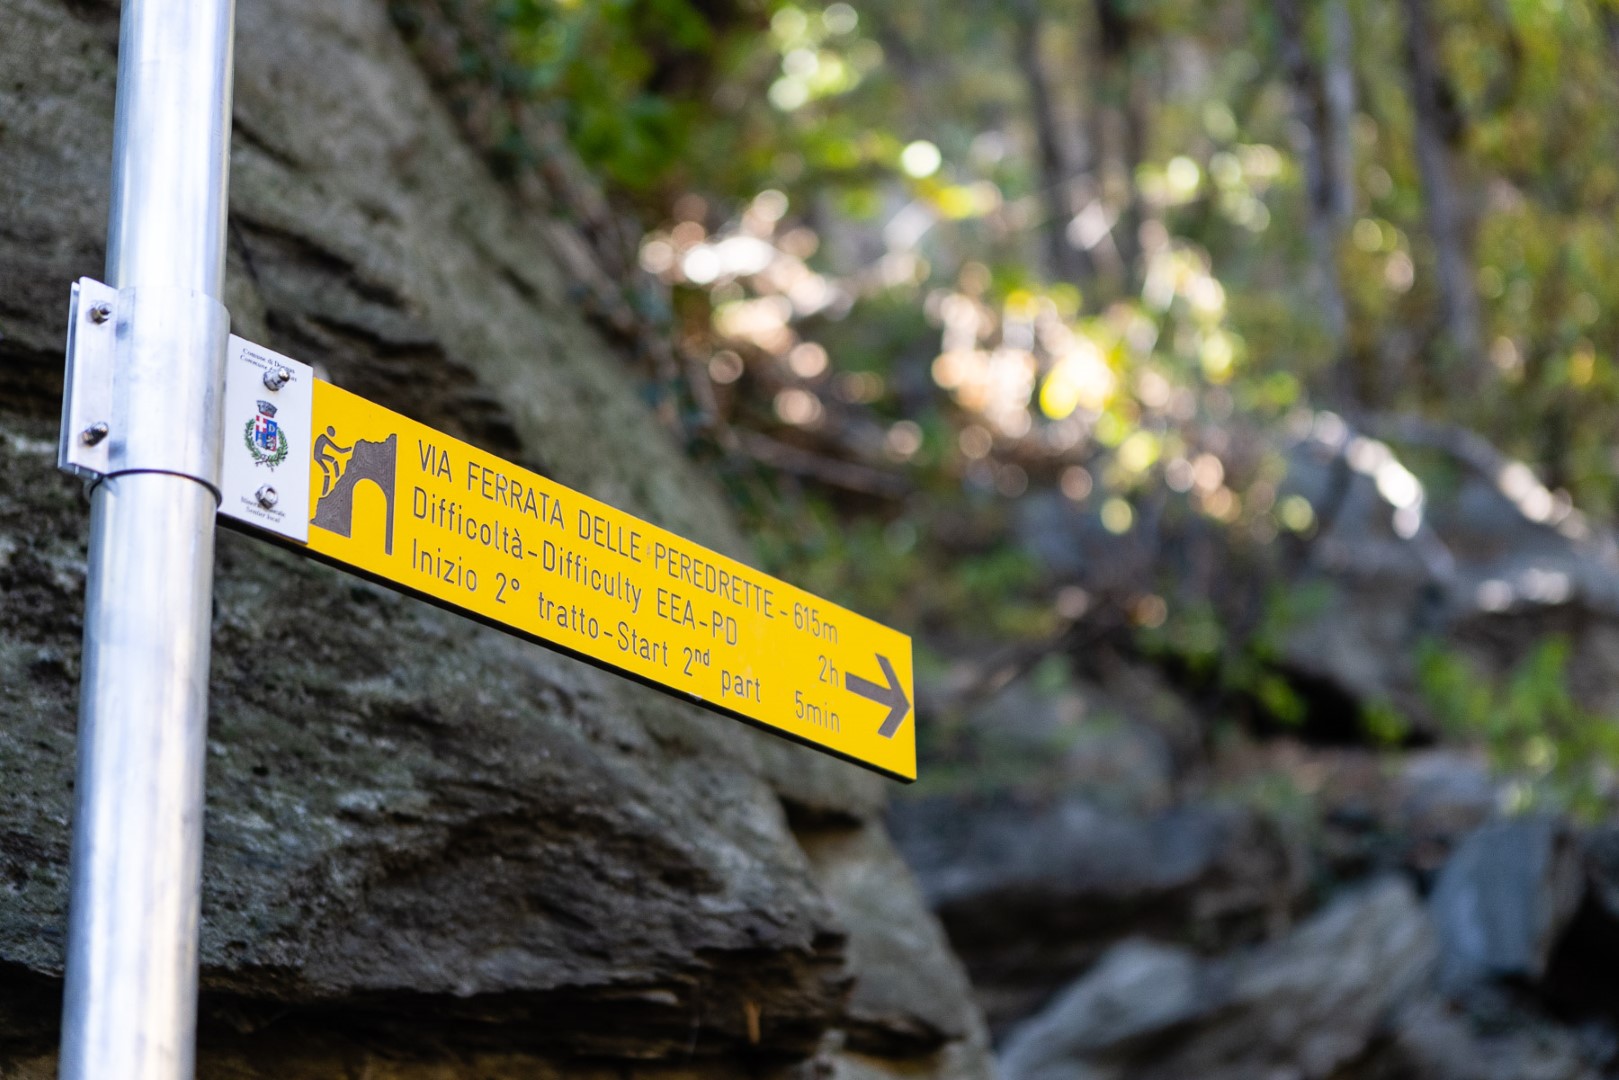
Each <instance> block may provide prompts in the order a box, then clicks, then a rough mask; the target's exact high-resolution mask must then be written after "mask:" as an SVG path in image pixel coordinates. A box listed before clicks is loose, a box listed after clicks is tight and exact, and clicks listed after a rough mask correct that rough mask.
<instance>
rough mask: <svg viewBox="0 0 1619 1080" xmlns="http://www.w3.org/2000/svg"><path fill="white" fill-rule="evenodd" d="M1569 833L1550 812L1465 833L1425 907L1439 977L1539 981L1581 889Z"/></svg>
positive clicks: (1451, 988)
mask: <svg viewBox="0 0 1619 1080" xmlns="http://www.w3.org/2000/svg"><path fill="white" fill-rule="evenodd" d="M1584 887H1585V885H1584V877H1583V873H1582V865H1581V857H1580V851H1579V848H1578V845H1577V843H1576V841H1575V838H1574V836H1573V834H1572V833H1571V832H1570V830H1569V829H1568V827H1567V826H1566V825H1564V824H1563V823H1561V822H1559V821H1556V820H1553V819H1549V818H1522V819H1518V820H1513V821H1500V822H1492V823H1490V824H1487V825H1484V826H1481V827H1480V828H1478V829H1476V830H1474V831H1473V832H1472V833H1471V834H1469V835H1468V836H1467V838H1466V839H1465V840H1463V841H1462V843H1461V845H1460V846H1459V847H1458V848H1457V850H1456V852H1455V854H1454V855H1452V856H1451V858H1450V861H1449V862H1447V863H1446V864H1445V866H1444V869H1443V870H1441V871H1440V873H1439V878H1438V881H1437V882H1436V884H1435V886H1434V891H1433V896H1432V897H1431V898H1430V900H1429V907H1430V909H1431V910H1432V912H1433V918H1434V923H1435V926H1436V927H1437V929H1438V935H1439V942H1440V947H1441V962H1440V982H1441V984H1442V985H1443V987H1444V988H1445V989H1446V990H1447V991H1448V992H1450V993H1453V994H1464V993H1466V992H1467V991H1468V990H1469V989H1471V988H1473V987H1475V986H1478V985H1480V984H1487V983H1490V982H1496V981H1504V980H1517V981H1521V982H1529V983H1533V982H1537V981H1539V980H1540V978H1541V977H1542V976H1544V975H1545V974H1546V969H1547V964H1548V963H1549V961H1550V959H1551V955H1552V950H1553V948H1554V946H1555V945H1556V944H1557V941H1558V939H1559V937H1561V935H1562V933H1563V931H1564V930H1565V929H1566V928H1567V927H1568V925H1569V922H1570V920H1571V919H1572V918H1573V917H1574V914H1575V911H1576V909H1577V908H1578V906H1579V903H1580V898H1581V896H1582V895H1583V892H1584Z"/></svg>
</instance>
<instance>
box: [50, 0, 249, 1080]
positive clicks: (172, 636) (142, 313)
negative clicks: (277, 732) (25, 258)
mask: <svg viewBox="0 0 1619 1080" xmlns="http://www.w3.org/2000/svg"><path fill="white" fill-rule="evenodd" d="M233 20H234V0H125V3H124V5H123V23H122V28H121V31H120V41H119V53H118V103H117V112H116V123H115V133H114V164H113V186H112V210H111V218H110V222H109V237H108V240H109V243H108V252H107V274H108V279H109V284H110V285H111V286H112V287H113V288H116V289H117V290H118V294H117V303H116V304H115V305H108V304H105V303H99V304H96V305H94V306H93V307H91V306H86V310H77V309H76V311H75V318H76V319H79V320H88V321H89V322H93V323H95V324H99V325H103V326H105V325H106V324H109V323H112V324H115V327H116V334H117V339H116V340H117V347H118V376H117V382H116V384H115V385H116V394H115V397H114V399H113V400H112V403H111V406H110V409H109V412H110V415H108V416H106V417H105V418H104V419H103V420H102V421H101V422H98V423H96V424H94V425H92V426H90V427H87V428H85V429H84V430H83V431H82V432H80V433H76V434H77V437H78V438H80V439H82V440H83V442H84V443H86V444H93V443H95V442H100V441H103V440H104V441H105V442H106V444H107V446H108V448H109V449H108V452H109V454H110V459H111V461H112V467H111V468H109V469H108V470H107V473H106V475H105V476H104V478H103V479H102V480H101V481H100V482H99V483H98V484H97V485H96V487H95V490H94V493H93V494H92V496H91V532H90V554H89V583H88V595H87V598H86V606H85V625H84V661H83V681H82V686H81V691H80V705H79V751H78V753H79V766H78V787H77V792H76V801H77V807H76V816H75V820H74V835H73V857H72V893H71V906H70V915H69V927H68V955H67V976H66V981H67V985H66V994H65V1001H64V1007H63V1021H62V1058H61V1075H62V1076H63V1077H65V1078H69V1080H112V1078H117V1080H186V1078H189V1077H190V1076H191V1075H192V1067H193V1060H194V1055H195V1050H194V1042H195V1029H196V994H197V926H198V905H199V897H200V878H201V861H202V811H203V760H204V754H205V737H206V725H207V708H208V654H209V615H210V608H211V600H212V589H213V561H214V514H215V510H216V507H217V506H218V502H219V496H218V493H217V487H218V482H219V464H218V461H219V453H220V437H219V436H220V417H219V411H220V405H221V389H220V387H221V380H222V378H223V365H224V349H225V340H226V334H227V333H228V327H229V321H228V317H227V316H226V314H225V310H224V307H223V305H222V303H221V296H222V292H223V279H224V261H225V213H226V186H227V177H228V166H229V143H230V101H231V47H232V33H233Z"/></svg>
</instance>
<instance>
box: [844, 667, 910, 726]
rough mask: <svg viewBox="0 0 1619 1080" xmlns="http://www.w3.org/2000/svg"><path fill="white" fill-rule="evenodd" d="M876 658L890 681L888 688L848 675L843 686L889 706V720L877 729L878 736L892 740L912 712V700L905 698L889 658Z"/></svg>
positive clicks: (903, 690) (845, 676)
mask: <svg viewBox="0 0 1619 1080" xmlns="http://www.w3.org/2000/svg"><path fill="white" fill-rule="evenodd" d="M876 656H877V663H878V665H879V666H880V667H881V668H882V669H883V678H885V679H887V680H888V685H887V686H883V685H881V684H880V683H874V682H872V681H871V680H870V679H862V678H861V677H860V676H858V675H853V674H847V673H846V674H845V675H844V676H843V685H844V686H846V687H848V688H849V689H850V690H852V691H854V692H855V693H856V694H859V695H860V696H861V697H863V698H869V699H871V700H872V701H875V702H876V703H877V704H879V705H887V706H888V719H886V720H884V721H883V726H882V727H880V728H878V729H877V734H879V735H881V736H882V737H883V738H885V739H892V738H893V737H894V732H896V731H898V730H899V726H900V725H901V724H903V723H904V722H905V717H906V715H907V714H908V713H910V711H911V699H910V698H908V697H906V696H905V688H904V687H903V686H901V685H900V684H899V676H898V675H895V674H894V665H893V664H890V663H889V662H888V657H886V656H884V655H883V654H882V653H877V654H876Z"/></svg>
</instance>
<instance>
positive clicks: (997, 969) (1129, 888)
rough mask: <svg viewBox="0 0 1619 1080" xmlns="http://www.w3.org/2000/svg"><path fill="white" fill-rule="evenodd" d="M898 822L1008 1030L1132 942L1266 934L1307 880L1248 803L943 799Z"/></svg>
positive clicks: (899, 816) (995, 1018)
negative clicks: (1118, 804)
mask: <svg viewBox="0 0 1619 1080" xmlns="http://www.w3.org/2000/svg"><path fill="white" fill-rule="evenodd" d="M889 821H890V825H891V827H892V828H893V830H894V835H895V840H896V842H897V843H898V844H899V846H900V850H901V851H902V852H904V854H905V857H906V860H907V861H908V862H909V863H910V864H911V866H912V867H913V868H914V869H915V871H916V874H917V877H918V879H919V880H920V882H921V884H922V890H923V893H924V895H925V896H926V897H927V900H928V903H929V905H930V906H931V907H932V908H933V910H934V911H935V912H937V913H938V915H939V918H940V920H941V921H942V922H943V923H944V926H945V930H946V932H947V933H949V935H950V941H951V944H952V945H953V946H954V947H955V949H956V951H957V952H958V953H960V955H961V957H962V959H963V960H964V961H965V962H966V964H967V968H968V971H969V972H971V974H972V976H973V984H974V987H975V990H976V992H977V993H978V995H979V1001H980V1002H981V1003H982V1004H983V1006H984V1009H985V1011H986V1013H987V1015H988V1016H989V1019H990V1022H991V1024H992V1026H995V1027H997V1028H1001V1027H1004V1026H1005V1025H1006V1024H1008V1023H1010V1022H1012V1021H1014V1020H1016V1019H1019V1018H1020V1017H1023V1016H1026V1015H1028V1014H1029V1013H1030V1012H1032V1011H1033V1010H1034V1009H1036V1008H1038V1007H1039V1005H1040V1004H1041V1002H1042V1001H1043V1000H1044V999H1046V998H1047V997H1049V996H1050V995H1051V994H1052V993H1053V992H1054V991H1056V990H1057V989H1058V988H1059V987H1061V986H1062V985H1064V983H1066V982H1067V981H1069V980H1070V979H1071V978H1072V976H1073V973H1074V972H1076V971H1079V970H1082V969H1084V968H1085V967H1087V966H1089V965H1090V964H1091V963H1093V962H1094V961H1095V960H1096V959H1097V958H1098V957H1099V956H1100V955H1101V954H1102V953H1103V952H1104V951H1105V950H1106V949H1107V948H1108V947H1109V946H1111V945H1112V944H1114V943H1115V942H1118V941H1120V940H1122V939H1123V938H1126V937H1130V936H1135V935H1142V934H1147V935H1154V936H1160V937H1164V938H1168V939H1173V940H1180V941H1187V942H1191V943H1193V944H1196V945H1199V946H1201V947H1204V948H1218V947H1222V946H1225V945H1228V944H1231V943H1233V942H1237V941H1250V940H1256V939H1258V938H1259V937H1261V936H1262V935H1263V934H1264V932H1265V930H1266V929H1267V928H1268V927H1270V926H1273V925H1277V924H1279V923H1280V922H1282V921H1284V920H1285V918H1286V915H1287V913H1288V912H1289V910H1290V908H1291V905H1292V904H1293V901H1294V899H1295V897H1296V895H1297V891H1298V888H1299V883H1298V880H1297V872H1296V866H1295V862H1294V854H1293V852H1292V851H1291V850H1290V849H1289V847H1288V846H1287V845H1286V844H1285V843H1284V842H1283V841H1282V839H1281V838H1280V836H1279V835H1278V834H1277V833H1276V832H1275V831H1274V830H1272V829H1271V828H1270V827H1269V826H1268V825H1266V824H1265V823H1264V822H1263V821H1262V820H1261V819H1259V818H1257V817H1255V816H1253V815H1250V814H1248V813H1245V812H1242V811H1237V810H1230V809H1223V808H1215V807H1210V806H1187V807H1182V808H1177V809H1173V810H1169V811H1166V812H1164V813H1161V814H1157V815H1154V816H1150V817H1137V816H1132V815H1126V814H1115V813H1110V812H1107V811H1103V810H1101V809H1099V808H1097V807H1095V806H1093V805H1091V804H1090V803H1089V802H1086V801H1083V800H1079V799H1066V800H1061V801H1057V802H1054V803H1050V804H1035V805H1024V804H1019V803H1016V802H1012V801H1009V800H1001V801H995V802H988V803H985V804H974V803H972V802H969V801H966V800H958V799H950V798H942V799H929V800H920V801H906V802H900V803H896V804H895V806H894V807H893V809H892V810H891V812H890V817H889Z"/></svg>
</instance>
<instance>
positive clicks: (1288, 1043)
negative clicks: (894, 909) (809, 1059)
mask: <svg viewBox="0 0 1619 1080" xmlns="http://www.w3.org/2000/svg"><path fill="white" fill-rule="evenodd" d="M1433 959H1434V942H1433V934H1432V930H1431V928H1430V926H1429V924H1428V920H1427V916H1426V914H1425V913H1424V911H1423V909H1422V905H1421V904H1420V902H1419V901H1418V900H1417V897H1416V895H1415V893H1414V892H1413V891H1412V889H1411V887H1410V886H1409V885H1407V884H1406V883H1405V882H1404V881H1402V880H1399V879H1383V880H1382V881H1379V882H1376V883H1373V884H1372V885H1370V886H1368V887H1366V888H1364V889H1361V890H1359V891H1356V892H1351V893H1350V894H1348V895H1346V896H1344V897H1342V898H1340V899H1339V900H1337V901H1336V902H1334V903H1333V904H1332V905H1331V906H1329V907H1328V908H1327V909H1326V910H1324V911H1322V912H1321V913H1320V914H1318V915H1316V916H1315V917H1313V918H1312V919H1310V920H1309V921H1308V922H1306V923H1304V924H1303V925H1301V926H1300V927H1299V928H1298V929H1297V930H1296V931H1295V932H1294V933H1293V934H1291V935H1289V936H1287V937H1285V938H1282V939H1280V940H1278V941H1276V942H1274V943H1272V944H1270V945H1267V946H1265V947H1263V948H1260V949H1257V950H1255V951H1253V952H1250V953H1246V954H1238V955H1235V956H1233V957H1231V958H1229V959H1224V960H1219V961H1199V960H1197V959H1196V958H1195V957H1193V956H1192V955H1191V954H1190V953H1187V952H1184V951H1181V950H1176V949H1168V948H1165V947H1163V946H1155V945H1148V944H1143V943H1138V942H1128V943H1124V944H1121V945H1119V946H1117V947H1116V948H1114V949H1113V950H1112V951H1111V952H1110V953H1109V954H1108V955H1107V956H1106V957H1105V958H1104V959H1103V960H1102V961H1101V962H1100V963H1099V964H1098V965H1097V966H1096V967H1095V968H1094V969H1093V970H1092V971H1091V972H1090V973H1088V974H1087V975H1086V976H1085V977H1084V978H1082V979H1081V980H1080V981H1079V982H1077V983H1076V984H1075V985H1074V986H1073V987H1071V988H1070V989H1069V990H1067V991H1065V992H1064V993H1063V995H1062V996H1061V997H1059V998H1058V999H1057V1000H1056V1001H1055V1002H1054V1003H1053V1004H1052V1005H1051V1006H1050V1008H1049V1009H1047V1010H1046V1011H1045V1012H1043V1013H1041V1014H1040V1015H1039V1016H1037V1017H1036V1018H1035V1019H1033V1020H1031V1021H1029V1022H1028V1023H1027V1024H1026V1025H1024V1026H1023V1027H1021V1028H1019V1029H1018V1030H1017V1031H1015V1032H1014V1033H1013V1034H1012V1036H1011V1037H1010V1038H1009V1040H1008V1043H1007V1047H1006V1052H1005V1055H1004V1057H1003V1062H1002V1064H1003V1069H1004V1075H1005V1076H1006V1077H1007V1080H1123V1078H1125V1077H1129V1078H1131V1080H1171V1078H1176V1080H1184V1078H1187V1077H1197V1078H1198V1080H1253V1078H1255V1077H1284V1076H1285V1077H1293V1078H1297V1080H1325V1078H1328V1077H1337V1076H1341V1075H1344V1074H1343V1073H1341V1072H1340V1070H1343V1069H1345V1068H1346V1067H1347V1066H1350V1065H1352V1064H1354V1063H1355V1062H1357V1061H1358V1060H1360V1059H1362V1058H1364V1057H1365V1056H1367V1055H1368V1054H1369V1053H1370V1052H1371V1050H1372V1049H1373V1047H1374V1042H1375V1040H1377V1039H1378V1037H1379V1036H1380V1035H1381V1033H1382V1032H1383V1031H1384V1030H1385V1029H1386V1028H1387V1026H1388V1024H1389V1023H1390V1021H1391V1019H1392V1017H1393V1014H1394V1013H1395V1011H1396V1009H1398V1008H1399V1007H1400V1006H1401V1005H1402V1004H1403V1003H1404V1002H1406V1001H1407V1000H1409V999H1410V998H1411V997H1412V995H1413V993H1414V992H1415V991H1417V990H1418V989H1419V988H1420V987H1422V986H1423V985H1424V983H1425V981H1426V979H1427V978H1428V976H1429V973H1430V971H1431V968H1432V964H1433Z"/></svg>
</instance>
